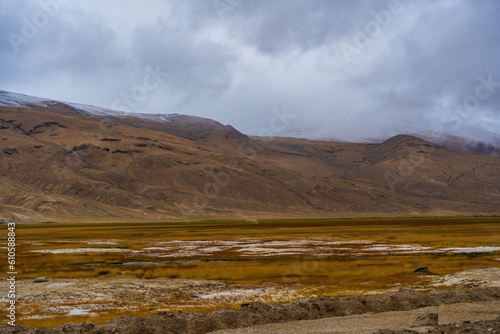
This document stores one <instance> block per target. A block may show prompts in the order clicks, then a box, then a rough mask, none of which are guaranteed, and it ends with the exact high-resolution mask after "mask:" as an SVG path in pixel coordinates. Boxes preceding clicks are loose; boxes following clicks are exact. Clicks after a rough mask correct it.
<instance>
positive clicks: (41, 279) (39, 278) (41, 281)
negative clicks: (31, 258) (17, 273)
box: [33, 277, 49, 283]
mask: <svg viewBox="0 0 500 334" xmlns="http://www.w3.org/2000/svg"><path fill="white" fill-rule="evenodd" d="M48 281H49V280H48V279H47V278H45V277H37V278H35V279H34V280H33V283H45V282H48Z"/></svg>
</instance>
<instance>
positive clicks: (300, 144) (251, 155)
mask: <svg viewBox="0 0 500 334" xmlns="http://www.w3.org/2000/svg"><path fill="white" fill-rule="evenodd" d="M498 175H500V158H497V157H488V156H478V155H471V154H466V153H460V152H456V151H451V150H448V149H445V148H443V147H441V146H438V145H435V144H433V143H430V142H428V141H425V140H422V139H418V138H416V137H412V136H407V135H400V136H396V137H393V138H390V139H389V140H387V141H385V142H383V143H381V144H366V143H363V144H352V143H335V142H318V141H309V140H303V139H294V138H274V139H269V138H256V137H252V138H250V137H248V136H246V135H244V134H242V133H240V132H239V131H237V130H236V129H234V128H233V127H231V126H230V125H222V124H220V123H218V122H216V121H213V120H208V119H203V118H199V117H192V116H182V115H175V114H173V115H172V114H171V115H143V114H124V113H120V112H113V111H110V110H105V109H99V108H96V107H90V106H82V105H77V104H71V103H63V102H58V101H51V100H44V99H40V98H32V97H27V96H24V95H20V94H13V93H8V92H3V91H0V181H1V183H0V184H1V186H0V216H1V217H0V218H3V219H5V218H9V217H13V218H16V219H19V220H21V221H74V220H82V221H88V220H116V221H123V220H157V219H161V220H163V219H197V218H202V217H204V218H207V217H213V218H216V217H217V218H249V217H336V216H384V215H397V216H406V215H456V214H464V215H473V214H498V213H499V209H498V208H499V207H500V178H499V177H498Z"/></svg>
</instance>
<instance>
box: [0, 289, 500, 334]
mask: <svg viewBox="0 0 500 334" xmlns="http://www.w3.org/2000/svg"><path fill="white" fill-rule="evenodd" d="M498 301H500V288H498V287H487V288H473V289H470V290H436V291H431V292H429V293H422V292H417V291H414V290H404V289H401V290H399V291H397V292H392V293H386V294H381V295H373V296H348V297H344V298H338V299H333V298H330V297H318V298H312V299H306V300H299V301H295V302H291V303H288V304H284V303H271V304H266V303H260V302H256V303H249V304H243V305H241V307H240V308H239V309H231V308H225V309H222V310H219V311H216V312H212V313H208V314H201V313H195V312H178V313H166V312H161V313H158V314H155V315H152V316H150V317H147V318H141V317H122V318H118V319H114V320H111V321H110V322H108V323H107V324H106V325H94V324H90V323H83V324H65V325H62V326H59V327H57V328H55V329H45V328H39V329H35V330H30V329H28V328H24V327H20V326H17V327H1V328H0V333H18V334H27V333H37V334H41V333H44V334H49V333H89V334H98V333H99V334H101V333H121V334H132V333H144V334H147V333H150V334H153V333H186V334H195V333H196V334H198V333H199V334H201V333H209V332H213V331H216V330H222V329H231V328H243V327H250V326H257V325H263V324H269V323H278V322H290V321H298V320H313V319H320V318H328V317H339V316H352V315H357V314H358V315H359V314H365V313H370V312H373V313H381V312H391V311H409V310H415V309H418V308H423V307H429V306H439V305H448V304H459V303H485V302H498ZM496 305H498V303H497V304H496ZM496 309H498V308H496ZM481 326H482V325H481ZM257 333H260V332H257Z"/></svg>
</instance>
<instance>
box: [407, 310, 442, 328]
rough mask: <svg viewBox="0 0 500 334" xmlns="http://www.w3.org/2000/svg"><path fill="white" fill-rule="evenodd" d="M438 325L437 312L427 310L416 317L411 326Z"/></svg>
mask: <svg viewBox="0 0 500 334" xmlns="http://www.w3.org/2000/svg"><path fill="white" fill-rule="evenodd" d="M437 325H438V314H437V313H436V312H427V313H426V314H423V315H421V316H419V317H418V318H417V320H415V321H414V322H413V323H412V324H411V327H420V326H437Z"/></svg>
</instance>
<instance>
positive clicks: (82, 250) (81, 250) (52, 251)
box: [31, 248, 129, 254]
mask: <svg viewBox="0 0 500 334" xmlns="http://www.w3.org/2000/svg"><path fill="white" fill-rule="evenodd" d="M128 251H129V250H128V249H118V248H64V249H42V250H33V251H31V252H34V253H50V254H70V253H96V252H99V253H108V252H128Z"/></svg>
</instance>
